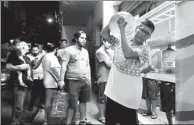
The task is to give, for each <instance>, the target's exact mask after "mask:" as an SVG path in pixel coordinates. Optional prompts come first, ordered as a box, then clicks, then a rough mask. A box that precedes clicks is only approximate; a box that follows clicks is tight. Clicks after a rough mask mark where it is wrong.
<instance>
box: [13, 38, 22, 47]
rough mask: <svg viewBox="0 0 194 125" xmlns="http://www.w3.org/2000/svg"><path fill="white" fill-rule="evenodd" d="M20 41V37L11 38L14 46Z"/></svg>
mask: <svg viewBox="0 0 194 125" xmlns="http://www.w3.org/2000/svg"><path fill="white" fill-rule="evenodd" d="M20 42H21V40H20V38H15V39H14V40H13V43H12V45H14V46H15V45H16V44H17V43H20Z"/></svg>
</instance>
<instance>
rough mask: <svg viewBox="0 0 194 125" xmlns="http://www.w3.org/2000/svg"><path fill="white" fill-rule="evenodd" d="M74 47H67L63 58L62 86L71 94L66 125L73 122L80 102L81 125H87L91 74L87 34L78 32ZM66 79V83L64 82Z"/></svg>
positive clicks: (60, 81)
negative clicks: (86, 46) (86, 45)
mask: <svg viewBox="0 0 194 125" xmlns="http://www.w3.org/2000/svg"><path fill="white" fill-rule="evenodd" d="M72 42H74V44H73V45H71V46H69V47H67V48H66V49H65V51H64V54H63V56H62V64H61V74H60V80H59V83H60V84H65V86H67V88H68V92H69V93H70V95H71V96H70V102H69V110H68V114H67V121H66V124H67V125H69V124H71V122H72V119H73V116H74V113H75V111H76V108H77V105H78V101H79V111H80V123H79V124H80V125H87V124H88V121H87V119H86V103H87V102H89V101H90V96H91V95H90V93H91V73H90V63H89V54H88V51H87V50H86V49H85V48H84V46H85V44H86V33H85V32H83V31H78V32H77V33H75V34H74V39H73V40H72ZM65 79H66V81H64V80H65Z"/></svg>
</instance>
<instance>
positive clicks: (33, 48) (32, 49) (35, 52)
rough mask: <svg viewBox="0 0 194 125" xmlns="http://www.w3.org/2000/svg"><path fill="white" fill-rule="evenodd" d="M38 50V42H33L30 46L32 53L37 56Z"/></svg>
mask: <svg viewBox="0 0 194 125" xmlns="http://www.w3.org/2000/svg"><path fill="white" fill-rule="evenodd" d="M39 52H40V50H39V47H38V44H34V45H33V46H32V48H31V53H32V55H34V56H37V55H38V54H39Z"/></svg>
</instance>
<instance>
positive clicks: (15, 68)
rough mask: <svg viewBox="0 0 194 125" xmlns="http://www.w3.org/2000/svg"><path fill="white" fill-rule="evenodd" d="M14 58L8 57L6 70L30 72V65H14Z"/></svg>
mask: <svg viewBox="0 0 194 125" xmlns="http://www.w3.org/2000/svg"><path fill="white" fill-rule="evenodd" d="M13 61H14V60H13V58H12V56H11V54H10V55H9V56H8V59H7V64H6V69H8V70H10V71H23V70H28V69H29V65H28V64H21V65H13V63H12V62H13Z"/></svg>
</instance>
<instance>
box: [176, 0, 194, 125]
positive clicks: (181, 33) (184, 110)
mask: <svg viewBox="0 0 194 125" xmlns="http://www.w3.org/2000/svg"><path fill="white" fill-rule="evenodd" d="M192 12H194V2H193V1H185V2H182V3H180V4H178V5H177V7H176V23H175V26H176V39H177V44H176V46H177V58H176V70H177V71H176V101H177V102H176V107H177V113H176V120H177V121H176V124H194V117H193V116H194V110H193V107H194V100H193V99H191V97H192V95H193V90H194V84H193V80H194V77H193V74H194V68H193V66H192V65H193V63H194V55H193V49H194V30H193V29H194V25H193V22H194V17H193V16H191V15H192Z"/></svg>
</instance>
